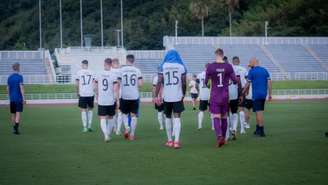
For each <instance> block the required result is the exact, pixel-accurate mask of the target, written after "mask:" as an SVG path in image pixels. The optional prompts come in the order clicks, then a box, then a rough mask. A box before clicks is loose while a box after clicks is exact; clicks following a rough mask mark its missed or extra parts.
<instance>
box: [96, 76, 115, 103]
mask: <svg viewBox="0 0 328 185" xmlns="http://www.w3.org/2000/svg"><path fill="white" fill-rule="evenodd" d="M96 81H97V82H98V105H102V106H108V105H114V104H115V96H114V84H115V83H117V77H116V75H115V74H114V73H113V72H111V71H102V72H100V73H99V75H98V76H97V79H96Z"/></svg>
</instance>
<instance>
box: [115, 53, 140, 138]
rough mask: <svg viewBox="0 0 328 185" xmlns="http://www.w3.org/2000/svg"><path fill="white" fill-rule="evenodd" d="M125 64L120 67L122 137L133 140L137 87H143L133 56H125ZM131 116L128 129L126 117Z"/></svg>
mask: <svg viewBox="0 0 328 185" xmlns="http://www.w3.org/2000/svg"><path fill="white" fill-rule="evenodd" d="M126 64H127V65H125V66H122V67H121V75H122V81H121V99H120V110H121V112H122V113H123V122H124V126H125V133H124V137H125V138H126V139H129V140H135V131H136V128H137V113H138V109H139V87H141V86H142V85H143V79H142V75H141V71H140V70H139V69H138V68H136V67H135V66H134V55H127V56H126ZM129 114H130V115H131V127H129V125H128V124H129V121H128V115H129Z"/></svg>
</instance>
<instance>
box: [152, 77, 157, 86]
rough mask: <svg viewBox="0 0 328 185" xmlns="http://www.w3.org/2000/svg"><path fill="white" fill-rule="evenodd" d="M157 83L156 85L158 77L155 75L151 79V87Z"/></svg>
mask: <svg viewBox="0 0 328 185" xmlns="http://www.w3.org/2000/svg"><path fill="white" fill-rule="evenodd" d="M157 83H158V75H155V76H154V77H153V83H152V84H153V86H156V85H157Z"/></svg>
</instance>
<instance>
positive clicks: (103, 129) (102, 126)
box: [100, 118, 108, 137]
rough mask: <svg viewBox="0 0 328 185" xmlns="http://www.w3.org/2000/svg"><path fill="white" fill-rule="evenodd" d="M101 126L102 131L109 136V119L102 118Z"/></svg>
mask: <svg viewBox="0 0 328 185" xmlns="http://www.w3.org/2000/svg"><path fill="white" fill-rule="evenodd" d="M100 128H101V131H102V132H103V134H104V136H105V137H108V132H107V121H106V119H105V118H101V119H100Z"/></svg>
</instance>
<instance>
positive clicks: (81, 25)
mask: <svg viewBox="0 0 328 185" xmlns="http://www.w3.org/2000/svg"><path fill="white" fill-rule="evenodd" d="M82 10H83V9H82V0H80V32H81V48H82V47H83V18H82V16H83V14H82Z"/></svg>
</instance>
